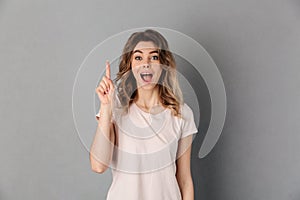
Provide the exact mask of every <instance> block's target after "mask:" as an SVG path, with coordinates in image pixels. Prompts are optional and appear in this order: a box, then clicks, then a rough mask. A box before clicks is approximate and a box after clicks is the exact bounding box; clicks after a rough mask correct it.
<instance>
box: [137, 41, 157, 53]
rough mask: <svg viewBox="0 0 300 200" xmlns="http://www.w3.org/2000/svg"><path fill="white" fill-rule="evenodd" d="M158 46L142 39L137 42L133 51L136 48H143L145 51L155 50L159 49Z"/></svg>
mask: <svg viewBox="0 0 300 200" xmlns="http://www.w3.org/2000/svg"><path fill="white" fill-rule="evenodd" d="M157 49H158V48H157V46H156V45H155V44H154V43H153V42H151V41H141V42H139V43H137V45H136V46H135V48H134V49H133V51H135V50H143V51H153V50H157Z"/></svg>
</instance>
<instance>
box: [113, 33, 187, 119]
mask: <svg viewBox="0 0 300 200" xmlns="http://www.w3.org/2000/svg"><path fill="white" fill-rule="evenodd" d="M141 41H145V42H147V41H151V42H153V43H154V45H155V46H156V47H157V48H158V54H159V56H158V57H159V61H160V64H161V66H162V73H161V76H160V78H159V81H158V84H157V87H158V94H159V97H160V99H159V100H160V102H161V103H162V105H163V106H164V107H165V108H169V109H171V111H172V114H173V115H174V116H178V117H180V116H181V113H180V105H181V104H182V103H183V100H182V92H181V90H180V87H179V83H178V80H177V75H176V63H175V59H174V57H173V54H172V53H171V52H170V50H169V46H168V42H167V40H166V39H165V38H164V37H163V36H162V35H161V34H160V33H159V32H157V31H155V30H152V29H147V30H145V31H142V32H135V33H133V34H132V35H131V36H130V37H129V38H128V40H127V42H126V44H125V46H124V49H123V53H122V56H121V57H120V63H119V72H118V73H117V77H116V79H115V81H116V85H117V87H116V89H117V92H118V96H119V100H120V103H121V106H122V107H124V108H125V110H126V111H128V108H129V106H130V105H131V104H132V103H133V101H135V100H136V98H137V85H136V80H135V78H134V76H133V73H132V71H131V60H132V55H133V50H134V48H135V46H136V45H137V44H138V43H139V42H141Z"/></svg>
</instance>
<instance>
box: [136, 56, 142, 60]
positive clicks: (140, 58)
mask: <svg viewBox="0 0 300 200" xmlns="http://www.w3.org/2000/svg"><path fill="white" fill-rule="evenodd" d="M134 59H135V60H142V57H141V56H135V57H134Z"/></svg>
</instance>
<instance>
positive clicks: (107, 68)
mask: <svg viewBox="0 0 300 200" xmlns="http://www.w3.org/2000/svg"><path fill="white" fill-rule="evenodd" d="M106 77H107V78H109V79H110V64H109V61H108V60H107V61H106Z"/></svg>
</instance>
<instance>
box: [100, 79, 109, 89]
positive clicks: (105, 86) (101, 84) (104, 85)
mask: <svg viewBox="0 0 300 200" xmlns="http://www.w3.org/2000/svg"><path fill="white" fill-rule="evenodd" d="M100 86H101V87H102V88H103V89H104V91H107V90H108V87H107V85H106V84H105V82H104V81H101V83H100Z"/></svg>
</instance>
